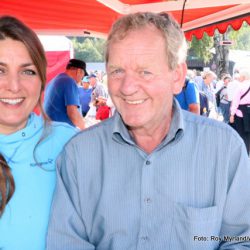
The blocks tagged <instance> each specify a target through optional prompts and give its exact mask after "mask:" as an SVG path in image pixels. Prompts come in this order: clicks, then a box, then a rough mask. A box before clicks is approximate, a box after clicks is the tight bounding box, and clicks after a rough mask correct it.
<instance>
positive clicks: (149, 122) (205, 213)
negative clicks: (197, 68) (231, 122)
mask: <svg viewBox="0 0 250 250" xmlns="http://www.w3.org/2000/svg"><path fill="white" fill-rule="evenodd" d="M186 48H187V47H186V43H185V38H184V35H183V32H182V31H181V30H180V28H179V26H178V25H177V23H176V22H175V21H174V20H173V19H172V18H171V17H170V16H168V15H166V14H165V15H159V14H152V13H136V14H131V15H127V16H124V17H122V18H121V19H119V20H118V21H117V22H116V23H115V24H114V25H113V28H112V30H111V33H110V34H109V36H108V40H107V54H106V64H107V74H108V87H109V93H110V95H111V98H112V100H113V102H114V104H115V106H116V109H117V112H116V113H115V115H114V116H113V117H112V118H110V119H108V120H106V121H104V122H102V123H100V124H98V125H97V126H95V127H92V128H91V129H89V130H86V131H83V132H82V133H79V134H78V135H77V136H75V137H74V138H73V140H71V142H70V143H68V144H67V146H66V147H65V149H64V152H63V153H62V154H61V156H60V158H59V160H58V169H57V176H58V181H57V188H56V191H55V196H54V202H53V205H52V214H51V221H50V225H49V229H48V238H47V249H49V250H57V249H60V250H63V249H65V250H66V249H67V250H80V249H81V250H87V249H88V250H92V249H105V250H125V249H126V250H135V249H143V250H145V249H150V250H183V249H190V250H194V249H199V250H201V249H206V250H209V249H217V248H221V249H248V248H249V246H250V242H249V241H248V240H247V239H248V238H247V237H249V235H250V197H249V195H248V193H249V191H250V181H249V180H250V166H249V159H248V156H247V153H246V149H245V148H244V144H243V142H242V140H241V139H240V137H239V136H238V135H237V133H236V132H235V131H233V129H231V128H230V127H229V126H227V125H225V124H224V123H219V122H217V121H214V120H210V119H207V118H204V117H201V116H197V115H194V114H192V113H191V112H186V111H183V110H181V109H180V106H179V105H178V103H177V101H175V100H174V98H173V96H174V95H175V94H177V93H179V92H180V91H181V89H182V85H183V82H184V79H185V75H186V63H185V58H186ZM86 145H87V146H86ZM243 237H245V238H243Z"/></svg>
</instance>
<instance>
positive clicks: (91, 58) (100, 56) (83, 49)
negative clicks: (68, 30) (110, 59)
mask: <svg viewBox="0 0 250 250" xmlns="http://www.w3.org/2000/svg"><path fill="white" fill-rule="evenodd" d="M69 39H71V41H72V43H73V47H74V55H75V58H78V59H82V60H84V61H85V62H103V61H104V45H105V40H104V39H100V38H95V37H69Z"/></svg>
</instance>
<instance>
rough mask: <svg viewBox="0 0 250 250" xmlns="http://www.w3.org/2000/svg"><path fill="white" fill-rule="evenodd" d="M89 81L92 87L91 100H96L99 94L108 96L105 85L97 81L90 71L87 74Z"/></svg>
mask: <svg viewBox="0 0 250 250" xmlns="http://www.w3.org/2000/svg"><path fill="white" fill-rule="evenodd" d="M89 83H90V86H91V88H92V98H91V101H92V102H94V101H96V100H97V99H98V97H99V96H102V97H104V98H108V93H107V92H106V90H105V87H104V86H103V85H102V84H101V83H99V82H98V81H97V77H96V75H95V74H93V73H92V74H90V75H89Z"/></svg>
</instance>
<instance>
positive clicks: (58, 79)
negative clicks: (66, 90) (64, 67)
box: [49, 73, 74, 85]
mask: <svg viewBox="0 0 250 250" xmlns="http://www.w3.org/2000/svg"><path fill="white" fill-rule="evenodd" d="M51 83H53V84H62V85H63V84H66V83H74V79H73V78H71V77H70V76H68V75H67V74H65V73H60V74H58V75H56V76H55V77H54V78H53V79H52V80H51V81H50V82H49V84H51Z"/></svg>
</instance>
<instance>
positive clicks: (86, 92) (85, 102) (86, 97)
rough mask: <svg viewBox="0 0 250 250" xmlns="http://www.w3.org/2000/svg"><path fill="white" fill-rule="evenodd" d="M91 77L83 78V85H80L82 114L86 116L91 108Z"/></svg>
mask: <svg viewBox="0 0 250 250" xmlns="http://www.w3.org/2000/svg"><path fill="white" fill-rule="evenodd" d="M89 84H90V83H89V77H88V76H85V77H84V78H83V80H82V86H78V90H79V96H80V104H81V111H82V116H83V117H85V116H86V114H87V113H88V111H89V109H90V106H89V104H90V101H91V95H92V88H90V87H89Z"/></svg>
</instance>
